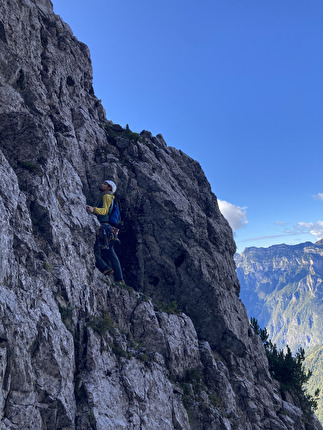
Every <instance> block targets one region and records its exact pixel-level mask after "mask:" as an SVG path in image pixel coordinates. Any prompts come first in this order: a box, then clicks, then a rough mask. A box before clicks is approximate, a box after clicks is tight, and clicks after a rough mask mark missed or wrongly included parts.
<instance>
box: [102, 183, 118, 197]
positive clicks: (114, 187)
mask: <svg viewBox="0 0 323 430" xmlns="http://www.w3.org/2000/svg"><path fill="white" fill-rule="evenodd" d="M103 183H104V184H109V185H110V187H111V188H112V193H113V194H114V193H115V192H116V190H117V186H116V184H115V183H114V182H113V181H103Z"/></svg>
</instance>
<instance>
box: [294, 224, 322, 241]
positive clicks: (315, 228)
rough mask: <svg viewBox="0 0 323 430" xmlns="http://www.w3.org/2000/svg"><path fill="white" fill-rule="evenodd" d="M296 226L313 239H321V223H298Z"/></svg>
mask: <svg viewBox="0 0 323 430" xmlns="http://www.w3.org/2000/svg"><path fill="white" fill-rule="evenodd" d="M297 226H299V227H300V228H301V229H304V230H305V231H307V232H308V233H311V234H312V235H313V236H315V237H319V238H322V237H323V221H317V222H316V223H313V222H298V223H297Z"/></svg>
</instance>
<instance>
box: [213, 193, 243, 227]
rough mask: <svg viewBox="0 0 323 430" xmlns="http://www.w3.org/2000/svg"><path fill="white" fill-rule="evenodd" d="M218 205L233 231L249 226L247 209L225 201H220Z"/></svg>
mask: <svg viewBox="0 0 323 430" xmlns="http://www.w3.org/2000/svg"><path fill="white" fill-rule="evenodd" d="M218 204H219V209H220V211H221V213H222V215H223V216H224V218H226V220H227V221H228V223H229V224H230V226H231V228H232V230H238V229H239V228H241V227H243V226H245V225H246V224H248V220H247V212H246V209H247V208H246V207H244V208H241V207H240V206H235V205H233V204H231V203H228V202H226V201H225V200H218Z"/></svg>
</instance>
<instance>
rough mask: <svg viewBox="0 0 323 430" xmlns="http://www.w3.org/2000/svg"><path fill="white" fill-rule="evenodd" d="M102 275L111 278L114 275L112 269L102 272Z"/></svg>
mask: <svg viewBox="0 0 323 430" xmlns="http://www.w3.org/2000/svg"><path fill="white" fill-rule="evenodd" d="M102 273H103V275H105V276H112V275H113V274H114V270H113V269H107V270H104V272H102Z"/></svg>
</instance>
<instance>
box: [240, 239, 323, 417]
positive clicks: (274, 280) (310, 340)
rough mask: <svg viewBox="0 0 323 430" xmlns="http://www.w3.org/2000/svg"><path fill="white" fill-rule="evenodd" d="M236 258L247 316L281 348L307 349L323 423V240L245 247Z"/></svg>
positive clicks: (312, 388)
mask: <svg viewBox="0 0 323 430" xmlns="http://www.w3.org/2000/svg"><path fill="white" fill-rule="evenodd" d="M235 262H236V266H237V275H238V278H239V281H240V285H241V292H240V297H241V300H242V302H243V303H244V304H245V306H246V308H247V312H248V315H249V318H251V317H255V318H256V319H257V320H258V322H259V324H260V326H261V327H266V328H267V330H268V333H269V338H270V339H272V341H273V342H274V343H276V344H277V346H278V347H279V349H282V348H283V347H284V346H286V344H288V345H289V347H290V348H291V349H292V351H293V352H294V353H295V352H296V350H298V348H299V347H300V346H301V347H303V348H304V349H305V350H306V360H305V362H304V364H305V367H306V368H307V369H309V370H311V371H312V372H313V375H312V378H311V379H310V381H309V384H308V390H309V393H310V394H311V395H313V394H314V392H315V390H316V389H317V388H320V390H321V396H320V399H319V402H318V409H317V411H316V415H317V417H318V418H319V420H320V422H321V423H323V396H322V394H323V393H322V391H323V390H322V381H323V375H322V369H323V365H322V361H323V330H322V328H323V327H322V315H323V310H322V301H323V300H322V299H323V291H322V290H323V239H321V240H319V241H318V242H316V243H315V244H313V243H311V242H306V243H301V244H298V245H274V246H271V247H269V248H256V247H251V248H246V249H245V250H244V251H243V252H242V253H241V254H236V256H235Z"/></svg>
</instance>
